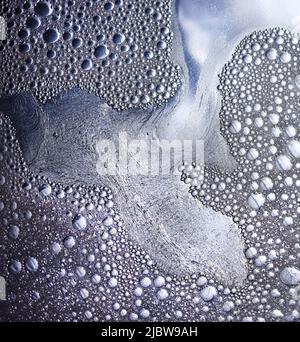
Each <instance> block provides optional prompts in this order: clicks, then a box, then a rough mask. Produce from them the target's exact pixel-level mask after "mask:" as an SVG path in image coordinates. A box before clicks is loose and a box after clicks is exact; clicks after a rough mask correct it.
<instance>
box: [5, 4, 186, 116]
mask: <svg viewBox="0 0 300 342" xmlns="http://www.w3.org/2000/svg"><path fill="white" fill-rule="evenodd" d="M171 13H172V1H170V0H160V1H157V0H111V1H110V0H107V1H102V0H101V1H100V0H89V1H86V0H78V1H74V0H70V1H63V0H61V1H50V0H38V1H35V0H30V1H25V2H24V1H13V3H12V2H11V0H1V1H0V16H3V18H4V19H5V21H6V23H7V39H6V40H3V41H0V52H1V55H2V56H3V57H2V58H1V62H0V63H1V70H2V77H1V80H0V86H1V91H2V92H4V93H6V94H12V93H15V92H18V91H24V90H28V91H31V92H32V93H34V95H35V96H36V97H37V98H38V99H39V100H40V101H41V102H42V103H44V102H46V101H47V100H48V99H50V98H52V97H53V96H55V95H57V93H59V92H60V91H62V90H65V89H70V88H73V87H80V88H82V89H87V90H88V91H90V92H92V93H95V94H97V95H98V96H100V97H101V98H102V99H103V100H104V101H105V102H106V103H107V104H108V105H109V106H112V107H113V108H115V109H118V110H123V109H128V108H147V107H150V106H155V105H161V104H162V103H164V102H167V101H168V100H169V99H170V97H172V96H173V95H174V94H175V93H176V91H177V89H178V87H179V86H180V69H179V67H178V66H175V65H174V64H173V63H172V61H171V52H172V49H171V44H172V41H173V33H172V31H171Z"/></svg>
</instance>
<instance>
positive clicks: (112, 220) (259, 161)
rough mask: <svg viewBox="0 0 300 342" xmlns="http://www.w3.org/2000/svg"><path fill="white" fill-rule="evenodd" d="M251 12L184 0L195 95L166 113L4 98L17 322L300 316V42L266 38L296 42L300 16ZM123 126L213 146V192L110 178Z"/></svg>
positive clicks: (10, 266)
mask: <svg viewBox="0 0 300 342" xmlns="http://www.w3.org/2000/svg"><path fill="white" fill-rule="evenodd" d="M240 3H241V2H238V1H223V2H220V1H216V2H213V1H210V2H207V1H178V2H177V4H176V8H175V9H174V14H175V19H176V20H178V27H177V28H176V29H175V28H174V30H175V33H176V35H175V40H174V51H173V54H174V56H173V59H174V61H175V63H176V64H178V65H180V66H181V69H182V70H181V71H182V79H181V82H182V88H181V91H180V92H179V93H177V95H176V97H173V99H171V100H169V101H168V103H166V104H165V105H163V106H161V107H160V108H158V109H155V110H151V109H147V108H143V109H138V112H136V111H133V112H132V111H130V110H129V111H127V110H124V111H123V112H121V113H120V112H115V111H113V110H111V109H110V108H108V107H107V106H106V105H105V104H103V102H101V101H100V99H99V98H97V97H96V96H94V95H89V94H87V93H85V92H84V91H79V90H72V91H69V92H66V93H63V94H61V95H59V96H58V97H57V98H54V99H52V100H51V99H50V100H48V102H47V103H46V104H45V105H42V104H40V103H38V102H37V101H36V100H35V99H34V98H33V97H32V96H31V95H30V94H28V93H27V94H19V95H17V96H16V95H13V96H12V97H9V98H6V99H5V98H4V99H3V100H2V101H1V105H0V107H1V111H2V112H3V113H5V114H6V115H7V116H9V117H10V120H11V121H12V123H13V125H14V126H15V127H16V133H15V132H14V130H13V129H12V128H10V123H9V121H8V119H7V117H6V116H3V117H2V118H1V120H2V121H1V123H2V129H1V132H2V136H1V138H2V141H3V154H1V156H2V157H1V158H3V159H2V160H4V161H5V162H4V163H3V164H2V166H1V167H2V170H1V172H2V178H1V186H2V187H3V194H6V193H7V192H8V191H11V189H13V191H15V192H14V194H15V197H14V196H13V197H12V198H13V200H12V201H11V202H9V201H8V200H7V199H5V198H4V196H3V199H1V203H0V204H1V206H0V209H1V212H2V213H3V216H2V219H3V225H4V227H5V229H4V231H5V234H6V235H3V240H2V241H3V242H1V247H2V248H3V254H4V255H5V261H4V264H2V265H1V267H3V274H4V275H6V276H7V278H8V280H9V281H10V284H11V285H10V286H11V293H10V295H9V300H10V301H11V302H12V303H13V305H12V306H11V307H10V309H9V310H8V311H9V312H8V314H7V317H8V319H10V320H15V319H24V315H25V314H27V315H28V305H29V304H30V314H29V318H28V319H31V320H39V319H42V320H47V319H48V320H49V319H50V320H128V319H130V320H136V319H141V320H147V319H150V320H174V319H175V320H244V321H248V320H298V318H299V313H298V310H297V308H298V307H299V298H298V296H297V293H298V290H297V285H298V284H299V282H300V275H299V253H298V249H299V235H298V234H297V228H296V227H297V217H298V213H299V208H298V207H297V198H298V197H297V196H298V192H297V189H298V185H299V181H298V175H297V173H298V170H299V164H298V162H297V159H298V158H299V157H300V155H299V144H300V143H299V142H298V141H299V136H298V130H297V127H299V123H298V122H299V121H298V117H297V96H299V90H298V89H299V83H300V82H299V79H298V75H299V74H300V72H299V69H298V68H297V65H298V64H297V57H298V55H299V52H298V44H299V42H298V38H297V37H296V36H293V35H292V34H291V33H290V32H288V31H285V30H283V29H271V30H267V31H261V32H258V33H256V34H252V32H253V31H254V30H259V29H261V28H265V27H276V26H282V27H285V28H287V29H289V30H290V31H292V30H293V29H294V28H295V27H296V26H297V22H296V20H297V18H295V17H294V15H295V13H297V11H298V12H299V9H298V6H299V5H297V2H295V1H290V2H289V3H288V4H287V5H288V6H286V8H285V11H282V9H281V6H280V1H272V2H270V1H263V2H257V3H255V2H254V3H253V2H251V4H250V2H248V1H244V2H243V5H241V4H240ZM262 3H263V5H262ZM48 4H49V2H48ZM250 5H251V6H250ZM45 8H47V6H46V7H45ZM48 8H50V7H49V6H48ZM107 8H109V6H108V7H107ZM279 8H280V10H279ZM265 13H268V16H266V15H265ZM246 14H247V20H245V17H246ZM220 17H222V20H220ZM175 19H174V20H175ZM176 20H175V21H176ZM296 28H297V27H296ZM195 32H197V34H195ZM248 34H251V35H249V36H248ZM245 36H247V38H246V39H245V40H244V41H243V42H242V43H241V44H240V45H239V48H238V49H237V50H236V53H235V55H234V57H233V58H232V60H231V62H230V63H229V64H227V65H226V67H225V68H224V69H223V72H222V75H221V78H220V81H219V80H218V77H217V75H218V73H219V72H221V70H222V67H223V66H224V64H225V63H226V62H227V61H228V60H230V58H231V54H232V53H233V52H234V48H236V46H237V45H238V44H239V42H240V41H241V39H242V38H244V37H245ZM200 37H201V39H199V38H200ZM212 75H213V76H212ZM220 82H221V86H220V87H219V90H220V93H221V96H220V95H218V93H217V87H218V84H219V83H220ZM142 96H145V95H142ZM83 98H84V99H85V101H82V99H83ZM221 99H222V101H221ZM132 100H134V99H132ZM29 105H30V106H29ZM82 113H84V114H85V115H84V119H85V121H84V122H83V117H82ZM22 120H23V121H22ZM24 123H25V125H24ZM121 130H125V131H128V132H129V134H130V135H131V136H132V137H133V138H136V137H140V136H142V137H149V136H150V137H152V136H155V137H158V138H162V139H178V138H179V139H185V138H189V139H193V138H198V139H203V140H204V141H205V163H206V168H205V170H204V181H203V179H202V178H203V175H202V172H201V171H202V170H201V169H195V170H194V169H193V168H191V167H185V168H182V169H181V171H182V180H183V181H184V182H185V183H187V184H188V185H190V192H191V194H188V186H187V185H184V183H181V180H180V174H179V173H178V175H174V176H171V177H170V176H169V177H126V178H123V177H99V175H98V174H97V170H96V167H95V166H96V162H97V155H96V153H95V149H94V146H95V142H97V141H98V140H99V139H101V138H103V137H106V138H110V139H112V140H113V139H115V138H116V136H117V134H118V133H119V132H120V131H121ZM15 134H16V137H17V138H18V140H19V142H20V144H21V149H22V153H23V155H24V158H25V160H26V162H27V165H29V168H30V171H31V172H32V174H30V173H29V172H28V170H27V167H25V169H24V167H23V166H22V163H21V165H20V160H21V156H20V152H19V151H18V143H16V142H15V141H16V140H15ZM11 158H13V160H10V159H11ZM9 170H10V171H9ZM33 174H35V175H37V174H40V176H39V177H36V176H34V175H33ZM43 177H47V178H48V179H46V178H43ZM54 182H55V183H54ZM79 184H81V185H79ZM82 184H84V185H82ZM91 184H100V185H101V186H102V185H103V186H108V188H110V189H112V193H113V194H114V201H115V202H116V203H117V208H118V209H116V210H114V209H113V208H114V202H113V198H112V195H111V192H110V190H109V189H108V188H100V187H98V188H97V187H96V188H94V189H93V190H92V189H91V188H89V186H90V185H91ZM68 186H69V187H68ZM8 189H9V190H8ZM193 197H194V198H193ZM14 198H15V200H14ZM201 203H202V205H204V206H201ZM119 215H120V216H119ZM23 216H24V218H23ZM120 218H121V219H122V220H124V223H125V225H124V224H123V222H122V221H120ZM24 220H27V221H26V223H25V221H24ZM18 221H19V223H18ZM40 231H43V232H45V233H44V234H43V236H42V235H41V234H40V233H39V232H40ZM131 241H133V243H132V242H131ZM136 246H138V247H136ZM145 252H146V253H147V255H146V254H145ZM16 277H19V280H18V278H16ZM49 293H50V294H49ZM66 293H68V296H66ZM54 294H56V295H54ZM50 296H51V297H50ZM50 298H51V301H52V302H51V303H50V300H49V299H50ZM62 298H64V299H63V303H61V304H59V303H60V302H61V301H62ZM45 304H46V305H45ZM20 307H23V308H24V309H22V310H20Z"/></svg>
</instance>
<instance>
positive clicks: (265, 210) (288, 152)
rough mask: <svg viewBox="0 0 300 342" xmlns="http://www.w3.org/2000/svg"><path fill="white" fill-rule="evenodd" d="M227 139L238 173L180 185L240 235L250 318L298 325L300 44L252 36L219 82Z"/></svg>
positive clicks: (270, 33)
mask: <svg viewBox="0 0 300 342" xmlns="http://www.w3.org/2000/svg"><path fill="white" fill-rule="evenodd" d="M219 90H220V92H221V94H222V108H221V112H220V121H221V131H222V134H223V136H224V138H225V139H226V141H227V143H228V145H229V147H230V151H231V154H232V155H233V156H234V157H235V159H236V160H237V163H238V167H237V169H236V170H235V171H234V172H232V173H230V174H229V173H226V172H222V171H221V170H218V169H216V168H210V167H208V166H204V165H202V166H201V165H197V166H196V165H193V166H192V167H191V166H190V165H185V167H183V168H182V179H183V181H185V182H186V183H187V184H189V185H190V192H191V193H192V195H193V196H194V197H195V198H197V199H199V200H200V201H201V202H202V203H203V204H204V205H205V206H209V207H211V208H213V209H214V210H215V211H219V212H221V213H223V214H224V215H227V216H229V217H231V218H232V219H233V221H234V222H235V223H237V224H238V225H239V227H240V229H241V231H242V234H243V237H244V240H245V243H246V246H247V248H246V250H245V256H246V257H247V259H248V260H249V274H248V282H249V284H248V285H247V286H248V288H247V292H245V295H244V298H245V299H246V300H247V301H248V302H249V304H250V303H252V310H251V311H252V315H250V314H249V317H250V316H251V317H252V318H254V317H255V318H257V317H259V316H261V317H269V316H270V317H271V319H274V320H291V319H292V320H299V319H300V310H299V309H300V230H299V227H300V40H299V37H298V36H296V35H294V34H292V33H290V32H289V31H286V30H283V29H279V28H275V29H271V30H266V31H259V32H254V33H253V34H252V35H251V36H248V37H246V38H245V39H244V40H243V41H242V42H241V44H240V45H239V47H238V48H237V50H236V52H235V54H234V55H233V58H232V60H231V61H230V62H229V63H228V64H227V65H226V66H225V68H224V70H223V72H222V74H221V76H220V86H219Z"/></svg>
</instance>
